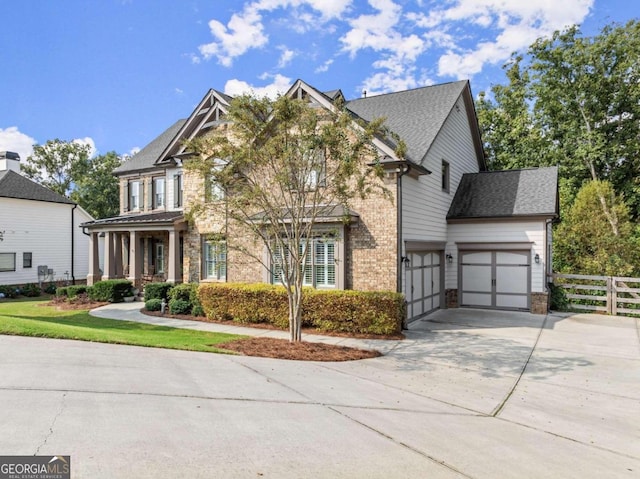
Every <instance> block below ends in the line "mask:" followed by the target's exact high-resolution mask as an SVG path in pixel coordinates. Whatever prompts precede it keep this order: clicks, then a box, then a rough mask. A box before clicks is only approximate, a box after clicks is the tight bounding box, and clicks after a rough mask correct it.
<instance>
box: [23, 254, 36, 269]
mask: <svg viewBox="0 0 640 479" xmlns="http://www.w3.org/2000/svg"><path fill="white" fill-rule="evenodd" d="M32 259H33V253H22V267H23V268H31V267H33V261H32Z"/></svg>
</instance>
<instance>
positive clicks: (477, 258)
mask: <svg viewBox="0 0 640 479" xmlns="http://www.w3.org/2000/svg"><path fill="white" fill-rule="evenodd" d="M491 259H492V256H491V253H490V252H479V253H465V254H464V258H463V262H464V263H468V264H491Z"/></svg>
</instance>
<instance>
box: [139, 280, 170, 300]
mask: <svg viewBox="0 0 640 479" xmlns="http://www.w3.org/2000/svg"><path fill="white" fill-rule="evenodd" d="M173 287H174V284H173V283H147V284H146V285H145V286H144V299H145V301H147V300H149V299H164V300H167V301H168V300H169V293H170V292H171V290H172V289H173Z"/></svg>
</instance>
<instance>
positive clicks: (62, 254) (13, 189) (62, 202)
mask: <svg viewBox="0 0 640 479" xmlns="http://www.w3.org/2000/svg"><path fill="white" fill-rule="evenodd" d="M19 171H20V157H19V156H18V154H17V153H12V152H0V284H17V285H18V284H26V283H43V282H51V281H60V282H62V281H69V282H76V281H80V282H84V281H85V279H86V277H87V274H88V271H89V266H88V256H89V237H88V236H87V235H84V234H82V229H81V228H80V224H82V223H86V222H87V221H92V220H93V218H92V217H91V216H90V215H89V214H88V213H87V212H86V211H84V210H83V209H82V208H80V207H79V206H78V205H76V204H75V203H74V202H73V201H71V200H69V199H68V198H65V197H64V196H60V195H59V194H57V193H54V192H53V191H51V190H49V189H48V188H45V187H44V186H41V185H39V184H37V183H35V182H33V181H31V180H29V179H27V178H25V177H24V176H22V175H20V173H19Z"/></svg>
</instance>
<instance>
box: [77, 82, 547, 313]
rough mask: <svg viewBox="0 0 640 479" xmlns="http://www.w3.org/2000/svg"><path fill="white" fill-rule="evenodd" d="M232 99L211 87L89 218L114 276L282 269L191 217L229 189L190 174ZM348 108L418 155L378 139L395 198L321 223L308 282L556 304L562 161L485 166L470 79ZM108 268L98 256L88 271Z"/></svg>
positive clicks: (243, 276) (321, 101)
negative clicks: (550, 298) (496, 168)
mask: <svg viewBox="0 0 640 479" xmlns="http://www.w3.org/2000/svg"><path fill="white" fill-rule="evenodd" d="M287 94H288V95H292V96H296V97H297V98H302V99H306V100H307V101H309V102H311V103H313V104H314V105H315V106H318V107H323V108H332V107H333V102H334V101H335V100H336V99H337V98H341V99H343V98H344V97H343V96H342V93H341V91H340V90H334V91H331V92H325V93H322V92H320V91H318V90H316V89H315V88H313V87H312V86H310V85H308V84H306V83H305V82H303V81H301V80H298V81H297V82H295V84H294V85H293V86H292V87H291V89H290V90H289V92H288V93H287ZM230 101H231V98H230V97H229V96H227V95H224V94H222V93H220V92H217V91H215V90H210V91H209V92H207V94H206V95H205V97H204V98H203V99H202V101H201V102H200V103H199V104H198V106H197V107H196V108H195V110H194V111H193V112H192V113H191V115H190V116H189V118H187V119H186V120H179V121H178V122H176V123H175V124H174V125H172V126H171V127H170V128H169V129H168V130H167V131H165V132H164V133H162V134H161V135H160V136H159V137H158V138H156V139H155V140H153V141H152V142H151V143H150V144H149V145H148V146H146V147H145V148H144V149H142V150H141V151H140V152H139V153H138V154H136V155H135V156H134V157H133V158H131V159H130V160H129V161H127V162H125V163H124V164H123V165H122V166H120V167H119V168H118V169H117V170H116V171H115V174H116V175H117V176H118V177H119V178H120V185H121V214H120V215H119V216H118V217H115V218H108V219H104V220H98V221H93V222H89V223H87V224H86V225H85V226H86V227H87V228H88V229H89V231H90V232H91V235H92V238H93V240H94V243H93V244H94V246H93V247H92V257H93V258H97V257H98V246H97V241H96V240H97V238H98V235H99V234H102V233H104V235H105V239H106V241H105V267H104V275H103V276H102V277H103V278H114V277H128V278H130V279H131V280H133V281H136V284H140V282H141V281H143V280H151V279H155V280H166V281H171V282H181V281H189V282H211V281H245V282H251V281H253V282H255V281H264V282H271V281H273V277H274V274H273V273H274V271H272V270H273V268H265V267H264V266H262V265H261V264H259V263H258V262H256V261H248V260H247V258H246V257H241V256H240V255H239V253H237V252H234V251H229V252H227V250H226V246H225V242H224V239H222V240H221V239H220V238H219V235H218V237H217V239H215V240H213V239H212V238H211V236H212V235H211V234H212V233H217V232H219V231H221V229H222V228H221V224H222V223H223V222H224V218H221V217H219V216H215V215H206V214H205V215H204V216H196V217H195V218H192V221H191V223H190V224H188V223H187V221H186V220H185V213H186V212H189V210H190V206H191V205H193V204H196V203H199V202H202V201H205V203H206V201H211V198H214V199H215V198H217V199H219V197H220V192H219V191H216V185H215V184H213V185H212V184H209V183H208V182H207V181H206V179H203V178H198V177H196V176H195V173H190V172H187V171H183V169H182V162H183V161H188V159H187V158H188V156H189V152H188V151H186V150H185V147H184V146H183V144H184V141H185V140H189V139H192V138H194V137H196V136H198V135H202V134H206V133H207V132H208V131H211V130H212V129H213V128H217V127H219V126H220V125H223V124H224V123H225V114H226V111H227V108H228V106H229V103H230ZM345 105H346V108H347V109H349V110H350V111H351V112H352V113H353V115H354V116H357V117H359V118H361V119H363V120H365V121H371V120H373V119H375V118H378V117H384V118H386V121H385V125H386V126H387V127H388V128H389V129H390V130H391V131H392V132H394V133H395V134H397V135H398V136H399V137H400V138H401V139H402V140H403V141H404V143H405V144H406V147H407V148H406V157H405V158H398V157H396V156H395V152H394V148H393V147H392V145H390V144H389V141H382V140H376V141H375V142H374V143H375V146H376V147H377V149H378V151H379V157H378V158H379V159H381V160H380V161H381V163H382V165H383V167H384V169H385V175H384V179H383V180H382V181H383V183H384V186H385V187H386V189H387V190H388V191H389V192H390V194H391V196H392V198H393V201H388V200H387V199H384V198H382V197H380V196H375V195H374V196H371V197H369V198H367V199H365V200H360V199H357V200H355V201H354V203H353V204H352V205H351V206H352V210H351V211H350V212H349V213H350V222H347V223H346V224H345V223H344V221H343V220H344V212H343V211H342V210H341V209H340V208H338V207H336V206H333V205H328V206H327V210H326V213H325V214H324V215H323V218H322V221H321V224H319V225H318V229H319V230H323V229H324V231H329V230H330V231H332V236H331V237H329V238H327V237H326V235H324V236H322V240H314V245H313V247H314V255H312V256H313V264H312V265H311V267H310V268H311V269H310V274H309V275H308V278H307V279H308V284H309V285H311V286H314V287H317V288H331V289H356V290H367V291H372V290H392V291H399V292H403V293H404V294H405V296H406V298H407V304H408V319H409V320H414V319H417V318H419V317H421V316H423V315H424V314H426V313H428V312H430V311H433V310H435V309H437V308H441V307H446V306H449V307H452V306H474V307H489V308H500V309H503V308H504V309H518V310H532V311H534V312H540V313H542V312H546V309H547V281H548V279H549V277H550V273H551V269H550V264H551V263H550V261H551V228H550V223H551V220H552V219H553V218H555V217H556V216H557V214H558V201H557V171H556V168H541V169H537V170H523V171H513V172H486V171H485V170H486V164H485V160H484V154H483V148H482V141H481V138H480V131H479V129H478V123H477V118H476V115H475V109H474V104H473V98H472V95H471V89H470V86H469V82H467V81H458V82H452V83H446V84H442V85H434V86H429V87H424V88H417V89H414V90H408V91H402V92H397V93H389V94H384V95H378V96H372V97H368V98H360V99H357V100H352V101H347V102H346V103H345ZM373 160H374V159H373V158H372V161H373ZM257 247H260V246H257ZM257 253H259V251H257ZM98 278H99V271H98V267H97V261H95V260H94V261H92V262H91V264H90V273H89V278H88V280H89V282H93V281H95V280H97V279H98Z"/></svg>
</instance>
